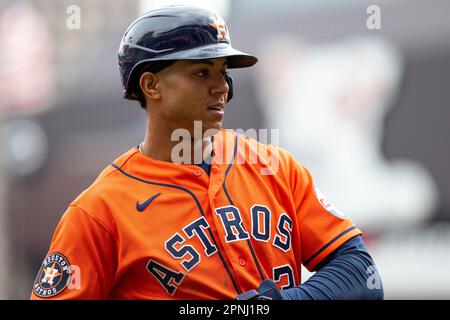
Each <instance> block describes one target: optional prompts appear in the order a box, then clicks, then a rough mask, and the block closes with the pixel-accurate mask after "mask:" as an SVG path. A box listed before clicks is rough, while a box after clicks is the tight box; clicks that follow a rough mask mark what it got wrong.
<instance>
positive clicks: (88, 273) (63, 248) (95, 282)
mask: <svg viewBox="0 0 450 320" xmlns="http://www.w3.org/2000/svg"><path fill="white" fill-rule="evenodd" d="M115 251H116V249H115V241H114V239H113V235H112V234H111V232H110V231H109V230H108V229H107V228H106V227H105V225H104V224H102V223H101V221H99V220H98V219H96V218H94V217H92V216H91V215H89V214H88V213H87V212H85V211H84V210H83V209H81V208H79V207H78V206H75V205H70V206H69V208H68V209H67V211H66V212H65V214H64V215H63V217H62V219H61V221H60V223H59V224H58V227H57V229H56V231H55V234H54V235H53V239H52V242H51V245H50V249H49V252H48V254H47V256H46V258H45V259H44V262H43V263H42V265H41V268H40V270H39V272H38V274H37V276H36V280H35V282H34V285H33V289H32V293H31V299H106V298H107V297H108V295H109V292H110V290H111V287H112V283H113V279H114V274H115V269H116V264H117V263H116V258H115V257H116V254H115Z"/></svg>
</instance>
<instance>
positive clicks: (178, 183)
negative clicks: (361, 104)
mask: <svg viewBox="0 0 450 320" xmlns="http://www.w3.org/2000/svg"><path fill="white" fill-rule="evenodd" d="M255 147H257V148H259V151H258V156H259V157H262V158H261V159H259V160H261V161H257V163H253V162H250V161H249V158H248V153H249V152H248V150H249V149H252V148H255ZM219 151H220V152H219ZM261 151H264V152H261ZM275 152H276V153H277V154H278V157H279V167H278V168H277V170H276V171H274V172H273V174H265V175H263V174H261V169H262V167H263V166H264V165H265V164H267V163H269V162H270V159H269V158H270V156H271V154H273V153H275ZM212 154H213V161H212V167H211V173H210V176H208V175H207V174H206V173H205V172H204V171H203V170H202V169H201V168H200V167H199V166H196V165H191V164H176V163H172V162H163V161H158V160H154V159H152V158H150V157H147V156H145V155H144V154H142V153H141V152H139V150H138V149H137V148H132V149H131V150H129V151H128V152H126V153H125V154H123V155H122V156H120V157H119V158H117V159H116V160H115V161H114V162H113V163H112V164H111V165H110V166H108V167H107V168H106V169H104V171H103V172H102V173H101V174H100V175H99V177H98V178H97V179H96V180H95V182H94V183H93V184H92V185H91V186H90V187H89V188H88V189H87V190H85V191H84V192H83V193H82V194H81V195H80V196H78V198H77V199H75V200H74V201H73V202H72V203H71V204H70V205H69V207H68V209H67V211H66V212H65V214H64V215H63V217H62V219H61V221H60V223H59V225H58V227H57V229H56V232H55V234H54V236H53V239H52V242H51V246H50V249H49V253H48V255H47V258H46V259H45V260H44V263H43V264H42V267H41V271H40V272H39V273H38V276H37V278H36V280H35V285H34V288H33V292H32V295H31V297H32V298H33V299H49V298H51V299H233V298H234V297H236V296H237V295H238V294H240V293H242V292H245V291H247V290H251V289H255V288H257V287H258V285H259V284H260V283H261V281H262V280H263V279H267V278H270V279H273V280H274V282H275V283H276V284H277V286H278V287H279V288H280V289H286V288H291V287H293V286H296V285H299V284H300V281H301V265H302V264H303V265H304V266H305V267H306V268H307V269H309V270H313V269H314V267H315V266H316V265H317V264H318V263H320V262H321V261H322V260H323V259H324V258H325V257H326V256H327V255H328V254H330V253H331V252H332V251H334V250H335V249H336V248H338V247H339V246H340V245H341V244H343V243H344V242H345V241H347V240H348V239H350V238H352V237H354V236H356V235H359V234H361V231H360V230H359V229H358V228H356V227H355V226H354V225H353V223H352V221H351V220H350V219H348V218H347V217H346V216H344V215H342V214H341V213H340V212H338V211H337V209H335V208H333V207H332V206H331V205H330V204H329V202H327V201H326V199H325V198H324V197H323V195H322V194H321V193H320V192H319V191H317V192H316V190H315V186H314V184H313V181H312V177H311V175H310V173H309V172H308V170H307V169H306V168H305V167H304V166H303V165H301V164H299V163H298V162H296V160H295V159H294V157H293V156H292V155H291V154H290V153H289V152H287V151H285V150H284V149H281V148H279V147H276V146H273V145H265V144H261V143H258V142H256V141H255V140H253V139H251V138H249V137H246V136H243V135H239V134H236V133H234V132H233V131H230V130H221V131H220V132H219V133H217V134H216V135H215V136H214V151H213V153H212ZM222 155H224V156H222ZM262 155H265V156H262ZM220 157H222V159H220ZM264 157H265V158H264ZM237 159H240V160H241V161H239V163H238V162H237V161H236V160H237ZM242 159H243V161H242ZM329 208H332V209H331V210H328V209H329ZM74 267H76V268H74ZM74 281H75V282H77V283H76V284H75V285H74Z"/></svg>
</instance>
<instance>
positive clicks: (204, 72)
mask: <svg viewBox="0 0 450 320" xmlns="http://www.w3.org/2000/svg"><path fill="white" fill-rule="evenodd" d="M196 75H198V76H199V77H202V78H203V77H206V76H207V75H208V70H201V71H199V72H197V73H196Z"/></svg>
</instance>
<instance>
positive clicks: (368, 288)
mask: <svg viewBox="0 0 450 320" xmlns="http://www.w3.org/2000/svg"><path fill="white" fill-rule="evenodd" d="M315 271H317V272H316V273H315V274H314V275H313V276H312V277H311V278H309V279H308V280H307V281H306V282H304V283H303V284H301V285H299V286H297V287H294V288H290V289H286V290H283V291H280V290H279V289H278V288H277V287H276V285H275V284H274V283H273V282H271V280H266V281H264V282H263V283H262V284H261V285H260V287H259V288H258V290H253V291H252V293H253V294H250V293H244V294H242V295H240V296H238V297H237V299H248V298H250V299H273V300H280V299H283V300H363V299H364V300H381V299H383V297H384V291H383V285H382V283H381V278H380V276H379V274H378V271H377V268H376V267H375V263H374V261H373V259H372V257H371V256H370V255H369V253H368V252H367V249H366V247H365V245H364V242H363V240H362V238H361V236H356V237H354V238H352V239H350V240H348V241H347V242H345V243H344V244H343V245H341V246H340V247H339V248H338V249H336V250H335V251H334V252H333V253H331V254H330V255H329V256H328V257H326V258H325V259H324V261H322V262H321V263H320V264H319V265H318V266H317V267H316V268H315Z"/></svg>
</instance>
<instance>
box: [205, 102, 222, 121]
mask: <svg viewBox="0 0 450 320" xmlns="http://www.w3.org/2000/svg"><path fill="white" fill-rule="evenodd" d="M224 107H225V104H224V103H222V102H219V103H216V104H213V105H210V106H208V108H207V110H208V113H210V114H212V115H214V116H216V117H219V118H220V119H222V118H223V116H224V112H223V109H224Z"/></svg>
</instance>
